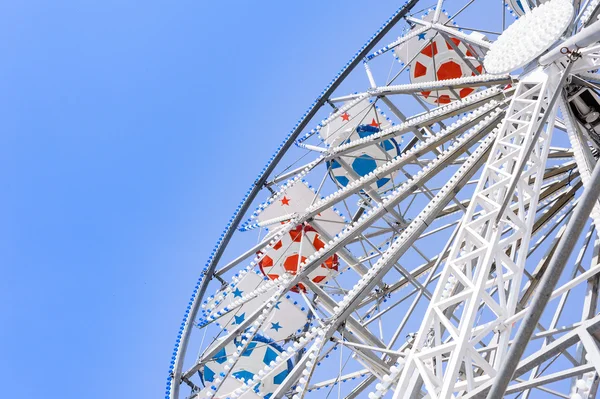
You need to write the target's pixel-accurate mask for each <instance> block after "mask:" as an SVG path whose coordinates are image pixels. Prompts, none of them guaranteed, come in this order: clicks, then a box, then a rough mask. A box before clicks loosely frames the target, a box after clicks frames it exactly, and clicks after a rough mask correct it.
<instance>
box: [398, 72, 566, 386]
mask: <svg viewBox="0 0 600 399" xmlns="http://www.w3.org/2000/svg"><path fill="white" fill-rule="evenodd" d="M553 75H554V76H556V73H554V74H553ZM549 86H550V87H551V88H552V90H550V89H549ZM555 87H556V83H555V84H554V85H552V84H551V82H550V78H549V74H548V73H546V72H544V71H542V70H536V71H535V72H533V73H531V74H530V75H529V76H527V77H526V78H524V79H522V80H521V81H520V82H519V84H518V85H517V89H516V92H515V94H514V96H513V99H512V101H511V104H510V106H509V108H508V111H507V113H506V116H505V118H504V121H503V124H502V127H501V129H500V133H499V134H498V137H497V139H496V142H495V144H494V147H493V149H492V152H491V154H490V157H489V159H488V161H487V163H486V165H485V168H484V170H483V172H482V175H481V177H480V178H479V184H478V186H477V189H476V191H475V194H474V195H473V199H472V200H471V203H470V204H469V208H468V209H467V213H466V215H465V216H464V219H463V223H462V224H461V226H460V229H459V231H458V235H457V238H456V240H455V242H454V245H453V247H452V249H451V251H450V255H449V257H448V260H447V261H446V266H445V268H444V270H443V272H442V276H441V278H440V280H439V282H438V285H437V288H436V291H435V293H434V297H433V298H432V301H431V302H430V305H429V308H428V310H427V313H426V314H425V317H424V322H423V324H422V325H421V329H420V330H419V333H418V335H417V338H416V342H415V344H414V346H413V348H412V349H411V352H410V355H409V357H408V359H407V362H406V364H405V366H404V371H403V373H402V376H401V377H400V381H399V383H398V387H397V389H396V395H395V397H396V398H400V397H401V396H402V394H403V392H407V391H411V387H410V383H411V381H412V382H413V384H414V383H415V382H416V381H418V379H415V378H414V377H413V373H418V374H419V376H420V378H421V379H422V380H423V382H424V384H425V386H426V387H427V391H428V392H429V395H430V396H431V397H432V398H438V397H439V398H448V397H450V395H452V394H453V393H454V392H460V391H471V390H472V389H474V388H475V387H476V386H477V385H478V384H480V383H481V382H484V381H486V380H487V379H489V378H492V377H494V375H495V370H496V369H497V367H498V366H499V365H500V364H501V363H502V357H503V354H504V353H505V352H506V348H507V346H508V340H509V338H510V336H511V323H510V322H509V321H510V319H511V317H512V316H513V315H514V312H515V309H516V305H517V301H518V296H519V295H518V294H519V292H520V288H521V278H522V276H523V269H524V265H525V261H526V259H527V252H528V249H529V241H530V239H531V232H532V228H533V223H534V221H535V213H536V212H535V210H536V209H537V202H538V196H539V192H540V186H541V182H542V178H541V176H542V175H543V172H544V170H545V166H546V158H547V155H548V151H549V148H550V140H551V136H552V130H553V121H554V112H555V111H554V108H550V107H549V106H548V105H549V99H550V97H551V95H552V93H553V91H554V90H556V88H555ZM545 113H549V114H550V117H549V121H550V123H548V124H547V125H546V126H541V124H543V123H544V121H543V120H542V118H543V115H544V114H545ZM538 129H541V134H540V135H539V138H538V139H537V142H532V141H533V140H534V139H535V133H536V131H537V130H538ZM530 146H533V151H532V153H531V156H529V157H528V155H529V154H527V148H528V147H530ZM526 157H528V159H527V162H526V163H525V168H524V170H523V171H522V173H520V174H519V175H517V173H518V168H519V165H520V164H521V163H523V161H524V159H525V158H526ZM515 178H517V179H518V180H517V182H516V187H515V188H514V189H513V190H511V185H513V180H514V179H515ZM506 198H508V199H509V201H510V203H509V206H508V207H505V209H504V211H503V213H502V214H500V212H502V210H503V209H502V208H503V203H504V201H505V199H506ZM498 219H499V221H498ZM507 226H510V228H507ZM505 230H506V231H505ZM492 268H493V269H492ZM459 306H464V310H463V311H462V312H461V315H460V321H459V322H458V323H455V322H453V321H452V320H451V319H450V318H449V317H448V315H449V313H451V312H454V310H455V309H456V308H457V307H459ZM482 307H483V308H484V311H486V310H487V311H489V312H491V314H492V315H491V316H490V317H491V320H490V319H489V318H487V319H484V320H485V321H484V322H481V323H478V322H477V315H478V313H480V312H481V310H482ZM444 330H445V331H447V332H448V333H449V337H448V339H442V338H443V335H444V334H443V331H444ZM431 332H433V335H432V336H433V342H429V338H430V337H431ZM492 332H496V333H497V334H496V336H495V337H494V340H495V342H494V343H493V344H494V345H495V350H494V351H489V352H487V358H486V357H485V356H483V355H482V354H481V353H479V351H478V350H477V346H478V344H479V342H480V341H481V340H482V339H484V338H485V337H486V336H488V335H489V334H490V333H492ZM443 359H447V360H443ZM444 361H447V364H446V366H445V367H444ZM461 368H463V369H464V371H463V372H464V375H465V381H464V382H462V383H461V382H459V383H457V382H456V380H457V375H458V372H459V370H460V369H461ZM474 368H477V369H480V370H482V371H483V373H480V374H479V375H477V373H475V372H474Z"/></svg>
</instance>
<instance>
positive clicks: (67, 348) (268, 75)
mask: <svg viewBox="0 0 600 399" xmlns="http://www.w3.org/2000/svg"><path fill="white" fill-rule="evenodd" d="M397 7H398V3H397V2H387V1H384V2H367V1H365V0H363V1H344V2H342V1H340V0H328V1H322V0H305V1H301V2H287V1H286V2H282V1H254V2H249V1H237V2H232V1H220V2H208V1H202V0H194V1H192V0H179V1H154V0H148V1H143V2H140V1H128V0H104V1H99V0H96V1H88V0H72V1H66V0H54V1H47V0H45V1H33V0H32V1H13V2H9V1H5V2H2V4H0V15H1V20H2V23H0V52H1V59H2V61H1V63H0V93H1V95H0V127H1V132H0V140H1V142H0V183H1V187H2V193H1V195H0V205H1V206H0V226H1V227H0V253H1V254H2V262H1V265H2V266H1V267H2V276H1V278H0V317H1V320H0V324H1V326H2V328H0V380H2V381H3V382H4V384H3V387H2V394H1V396H2V397H3V398H11V397H18V398H34V397H36V398H37V397H46V398H61V399H71V398H78V399H81V398H86V399H95V398H102V399H106V398H153V397H161V396H162V395H163V392H164V384H165V377H166V373H167V369H168V362H169V359H170V354H171V352H172V346H173V343H174V339H175V335H176V331H177V329H178V328H179V323H180V320H181V316H182V314H183V311H184V308H185V305H186V303H187V300H188V298H189V295H190V292H191V289H192V287H193V285H194V281H195V280H196V278H197V275H198V273H199V268H200V266H201V265H202V264H204V262H205V260H206V257H207V255H208V253H209V252H210V250H211V249H212V246H213V244H214V241H215V240H216V238H217V237H218V235H219V234H220V232H221V230H222V227H223V225H224V224H225V222H226V221H227V220H228V219H229V216H230V214H231V212H232V211H233V209H234V208H235V207H236V205H237V203H238V202H239V199H240V197H241V195H242V194H243V193H244V192H245V191H246V189H247V187H248V185H249V183H250V182H251V181H252V180H253V179H254V178H255V176H256V173H257V172H258V171H259V170H260V169H261V168H262V165H263V164H264V161H265V159H266V158H267V157H268V156H269V155H270V154H271V153H272V151H273V150H274V148H275V147H276V146H277V145H278V143H279V141H280V140H281V138H282V137H283V136H284V135H285V134H286V133H287V132H288V131H289V129H290V127H291V126H292V125H293V124H294V123H295V121H296V120H297V118H298V116H299V115H300V114H302V113H303V112H304V110H305V108H306V106H307V105H308V104H309V103H311V102H312V100H313V99H314V98H315V96H316V94H317V93H319V92H320V91H321V89H322V88H323V86H324V85H325V84H326V83H327V82H328V81H329V80H330V79H331V77H333V75H335V73H336V72H337V71H338V70H339V67H340V66H341V65H343V64H344V63H345V62H346V61H347V60H348V59H349V57H350V55H351V54H353V53H354V52H355V51H356V49H357V48H358V47H359V46H360V45H362V43H363V42H364V41H365V40H366V38H368V37H369V36H370V35H371V34H372V32H373V31H374V30H375V29H377V28H378V27H379V26H380V25H381V23H382V22H383V21H384V20H385V19H387V18H388V17H389V15H390V14H391V13H392V12H393V11H394V10H395V9H396V8H397Z"/></svg>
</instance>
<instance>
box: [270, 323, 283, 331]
mask: <svg viewBox="0 0 600 399" xmlns="http://www.w3.org/2000/svg"><path fill="white" fill-rule="evenodd" d="M280 328H282V327H281V325H279V322H277V323H271V330H275V331H279V329H280Z"/></svg>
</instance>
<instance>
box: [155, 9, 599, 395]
mask: <svg viewBox="0 0 600 399" xmlns="http://www.w3.org/2000/svg"><path fill="white" fill-rule="evenodd" d="M435 3H436V4H435V7H433V8H431V9H430V8H429V7H431V6H432V4H426V2H423V1H419V0H411V1H407V2H406V3H405V4H403V5H402V6H401V7H400V8H399V9H398V10H397V11H396V12H395V13H394V14H393V15H392V17H391V18H390V19H389V20H388V21H386V23H385V24H384V25H383V26H382V27H381V28H380V29H379V30H378V31H377V32H376V33H375V34H374V35H373V36H372V37H371V38H370V39H369V41H367V43H366V44H365V45H364V46H363V47H362V48H361V49H360V50H359V51H358V52H357V53H356V54H355V55H354V57H353V58H352V59H351V60H350V61H349V62H348V63H347V64H346V65H345V66H344V68H343V69H342V70H341V71H340V72H339V73H338V74H337V75H336V77H335V79H334V80H333V81H332V82H331V83H330V84H329V85H328V86H327V87H326V88H325V90H323V92H322V93H321V94H320V95H319V96H318V98H317V99H316V100H315V102H314V103H313V104H312V105H311V107H310V108H309V110H308V111H307V112H306V113H305V114H304V115H303V116H302V118H301V119H300V120H299V121H298V123H297V124H296V126H295V127H294V129H292V131H291V132H290V134H289V135H288V136H287V137H286V138H285V140H284V142H283V143H282V144H281V145H280V146H279V147H278V149H277V151H276V153H275V154H274V155H273V156H272V157H271V159H270V160H269V161H268V163H267V165H266V166H265V168H264V169H263V171H262V172H261V174H260V175H259V176H258V178H257V179H256V181H254V182H253V183H252V185H251V187H250V189H249V190H248V191H247V193H246V195H245V196H244V198H243V200H242V202H241V203H240V206H239V207H238V208H237V209H236V211H235V213H234V215H233V216H232V218H231V220H230V222H229V223H228V225H227V226H226V228H225V230H224V232H223V234H222V235H221V237H220V239H219V240H218V242H217V245H216V247H215V250H214V251H213V253H212V254H211V256H210V258H209V260H208V262H207V263H206V265H205V267H204V268H203V269H202V270H201V275H200V278H199V280H198V282H197V284H196V286H195V287H194V289H193V294H192V297H191V299H190V302H189V304H188V307H187V309H186V311H185V315H184V319H183V321H182V324H181V327H180V329H179V333H178V334H177V340H176V344H175V349H174V352H173V355H172V359H171V366H170V369H169V375H168V380H167V390H166V394H165V397H166V399H178V398H184V397H185V398H210V397H215V398H245V399H248V398H267V399H268V398H284V397H289V398H294V399H295V398H304V397H307V398H309V397H315V398H323V397H338V398H341V397H344V398H362V397H368V398H370V399H377V398H383V397H389V398H392V397H393V398H431V399H448V398H484V397H488V398H497V397H503V396H506V397H519V398H539V397H544V398H545V397H561V398H573V399H578V398H590V397H595V396H596V392H597V390H598V382H599V373H600V348H599V347H598V339H600V319H599V317H600V316H598V315H597V314H598V310H597V307H598V290H599V289H600V261H599V251H600V240H599V239H598V236H597V232H596V227H595V226H596V225H597V223H598V222H600V202H599V201H598V194H599V193H600V168H597V167H596V164H597V159H598V157H599V155H600V93H597V91H598V90H600V87H599V86H598V84H599V82H600V74H598V72H597V71H598V68H599V67H598V65H599V64H600V22H599V21H598V18H597V17H598V15H599V14H600V2H599V1H594V0H588V1H579V0H573V1H571V0H547V1H534V0H528V1H523V0H521V1H520V2H516V1H505V0H502V1H501V3H502V8H500V2H497V3H498V4H497V5H496V6H495V9H496V10H495V11H496V12H490V2H489V1H487V0H465V1H464V2H460V1H443V0H438V1H437V2H435ZM494 3H495V2H494ZM538 3H541V4H538ZM445 10H447V11H448V12H446V11H445ZM565 10H566V11H565ZM567 11H568V12H567ZM484 14H485V15H486V16H487V17H486V18H485V19H484V18H479V17H478V16H480V15H484ZM513 15H518V16H519V19H518V20H517V21H516V22H515V20H514V18H513ZM528 24H529V25H528ZM467 26H468V28H467ZM498 27H500V28H498ZM522 31H526V32H530V33H531V35H527V37H523V35H522V33H519V32H522ZM515 32H517V33H515ZM519 35H521V36H519ZM529 36H531V37H529ZM515 37H516V39H515ZM506 43H508V45H506ZM502 46H504V47H502ZM498 48H502V51H503V53H502V54H501V55H502V57H498V56H497V52H498ZM513 50H514V51H513ZM504 52H505V53H506V54H505V53H504ZM513 52H514V53H513ZM504 57H506V59H504ZM511 57H512V58H511ZM361 64H362V66H361ZM507 65H510V69H509V70H502V68H507ZM515 65H516V67H515ZM490 71H494V72H495V73H490ZM365 77H366V79H365ZM364 82H367V83H368V86H366V87H365V86H364ZM361 85H362V86H361ZM348 93H352V94H348Z"/></svg>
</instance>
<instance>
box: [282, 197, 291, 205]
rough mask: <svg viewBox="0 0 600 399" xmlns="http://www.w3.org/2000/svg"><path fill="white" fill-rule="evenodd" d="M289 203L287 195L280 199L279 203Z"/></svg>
mask: <svg viewBox="0 0 600 399" xmlns="http://www.w3.org/2000/svg"><path fill="white" fill-rule="evenodd" d="M289 204H290V199H289V198H288V197H285V196H284V197H283V199H282V200H281V205H289Z"/></svg>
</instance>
